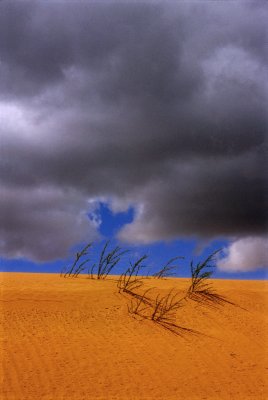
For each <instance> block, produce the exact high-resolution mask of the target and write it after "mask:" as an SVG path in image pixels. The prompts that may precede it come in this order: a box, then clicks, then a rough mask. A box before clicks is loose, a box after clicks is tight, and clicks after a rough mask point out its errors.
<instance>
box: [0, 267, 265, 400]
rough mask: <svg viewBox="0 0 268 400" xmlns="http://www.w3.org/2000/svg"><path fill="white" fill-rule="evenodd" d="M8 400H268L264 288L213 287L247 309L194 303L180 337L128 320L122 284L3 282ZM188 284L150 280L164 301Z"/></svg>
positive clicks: (4, 395) (46, 279)
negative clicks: (174, 291)
mask: <svg viewBox="0 0 268 400" xmlns="http://www.w3.org/2000/svg"><path fill="white" fill-rule="evenodd" d="M0 282H1V303H0V304H1V371H0V372H1V384H2V385H1V399H3V400H4V399H10V400H11V399H16V400H26V399H29V400H30V399H31V400H32V399H36V400H39V399H46V400H60V399H62V400H70V399H72V400H82V399H107V400H110V399H111V400H112V399H114V400H119V399H120V400H121V399H124V400H125V399H128V400H132V399H133V400H134V399H135V400H142V399H152V400H153V399H154V400H158V399H174V400H175V399H176V400H179V399H190V400H205V399H208V400H210V399H213V400H214V399H215V400H217V399H228V400H229V399H241V400H246V399H258V400H261V399H267V398H268V389H267V386H265V376H268V374H267V372H268V369H267V358H268V357H267V332H268V327H267V324H268V317H267V316H268V314H267V299H268V294H267V292H268V291H267V284H266V283H265V282H263V281H223V280H217V281H216V280H215V281H213V285H214V286H215V288H216V289H217V291H218V293H220V294H221V295H224V296H226V297H227V298H228V299H229V300H231V301H232V302H234V303H236V304H237V305H239V306H240V307H235V306H233V305H230V304H225V305H224V306H223V307H217V308H211V307H203V306H200V305H199V304H198V303H195V302H193V301H187V303H186V304H185V306H184V307H182V308H181V309H180V310H178V312H177V320H176V321H177V324H178V325H181V326H183V327H186V328H189V329H193V330H195V331H198V332H199V333H196V334H194V333H191V332H190V331H187V330H184V331H181V335H175V334H173V333H172V332H170V331H168V330H166V329H164V328H163V327H162V326H161V325H158V324H156V323H155V322H153V321H150V320H140V319H135V318H133V317H131V316H130V315H129V314H128V308H127V304H128V302H129V300H128V298H127V296H125V295H121V294H119V293H118V290H117V287H116V282H115V281H114V280H113V279H112V278H110V279H109V280H106V281H98V280H90V279H86V278H85V277H78V278H77V279H69V278H66V279H64V278H62V277H59V276H58V275H54V274H19V273H2V274H1V275H0ZM188 282H189V281H187V280H186V279H167V280H155V279H147V280H146V282H145V285H146V287H149V286H154V287H156V289H155V290H156V291H158V292H159V293H165V292H167V291H168V290H169V289H171V288H173V287H175V288H176V290H178V291H181V293H183V292H184V291H185V289H186V288H187V286H188Z"/></svg>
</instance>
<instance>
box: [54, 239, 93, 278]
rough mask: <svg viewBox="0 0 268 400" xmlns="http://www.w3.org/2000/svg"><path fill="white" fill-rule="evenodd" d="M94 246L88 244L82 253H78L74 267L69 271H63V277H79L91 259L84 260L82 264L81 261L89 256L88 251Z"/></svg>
mask: <svg viewBox="0 0 268 400" xmlns="http://www.w3.org/2000/svg"><path fill="white" fill-rule="evenodd" d="M91 246H92V243H88V244H87V245H86V246H85V247H84V248H83V249H82V250H81V251H80V253H79V252H78V253H76V257H75V260H74V262H73V264H72V266H71V267H70V268H69V269H67V271H62V272H61V275H63V273H64V277H65V278H66V277H67V276H69V277H71V276H72V277H77V276H78V275H79V274H80V273H81V272H82V271H84V269H85V268H86V267H85V266H86V264H87V263H88V262H89V261H90V258H88V259H86V260H83V261H82V262H81V263H80V264H79V261H81V258H82V257H84V256H86V255H87V254H88V250H89V249H90V247H91Z"/></svg>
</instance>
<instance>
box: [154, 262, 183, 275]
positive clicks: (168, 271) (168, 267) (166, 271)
mask: <svg viewBox="0 0 268 400" xmlns="http://www.w3.org/2000/svg"><path fill="white" fill-rule="evenodd" d="M183 258H184V257H173V258H171V259H170V260H169V261H168V262H167V263H166V264H165V266H164V267H163V268H162V269H160V271H158V272H156V273H155V274H153V277H154V278H156V279H161V278H167V277H171V276H174V275H176V273H175V272H174V270H175V269H176V268H177V266H176V265H172V264H173V263H174V261H176V260H179V259H183Z"/></svg>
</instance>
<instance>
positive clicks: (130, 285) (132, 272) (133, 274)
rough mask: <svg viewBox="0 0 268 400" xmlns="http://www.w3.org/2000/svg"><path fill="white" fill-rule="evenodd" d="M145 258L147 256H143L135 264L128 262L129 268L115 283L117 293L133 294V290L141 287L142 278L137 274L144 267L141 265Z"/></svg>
mask: <svg viewBox="0 0 268 400" xmlns="http://www.w3.org/2000/svg"><path fill="white" fill-rule="evenodd" d="M146 258H148V256H147V255H144V256H142V257H141V258H139V259H138V260H137V261H136V262H135V263H132V262H131V261H130V267H129V268H128V269H127V270H126V271H125V272H123V273H122V274H121V276H120V278H119V280H118V282H117V287H118V289H119V293H121V292H126V293H130V294H133V292H134V290H137V289H138V288H140V287H141V286H142V285H143V282H142V278H141V277H140V276H139V275H138V274H139V272H140V270H141V269H142V268H144V267H145V266H144V265H143V264H142V263H143V261H144V260H146Z"/></svg>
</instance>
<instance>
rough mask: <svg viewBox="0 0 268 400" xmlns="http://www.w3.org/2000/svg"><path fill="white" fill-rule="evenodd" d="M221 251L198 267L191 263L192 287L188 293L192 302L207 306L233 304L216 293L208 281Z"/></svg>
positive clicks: (217, 251)
mask: <svg viewBox="0 0 268 400" xmlns="http://www.w3.org/2000/svg"><path fill="white" fill-rule="evenodd" d="M219 251H220V250H216V251H214V252H213V253H212V254H210V255H209V256H208V257H207V258H206V259H205V260H204V261H203V262H199V263H197V264H196V265H194V263H193V261H192V262H191V285H190V286H189V289H188V292H187V297H188V298H190V299H191V300H193V301H196V302H198V303H202V304H207V305H216V304H223V303H229V304H233V303H231V302H230V301H228V300H227V299H226V298H225V297H224V296H221V295H219V294H218V293H216V292H215V290H214V288H213V286H212V284H211V283H208V279H209V278H211V276H212V274H213V270H214V268H215V265H214V260H215V256H216V254H218V253H219Z"/></svg>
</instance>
